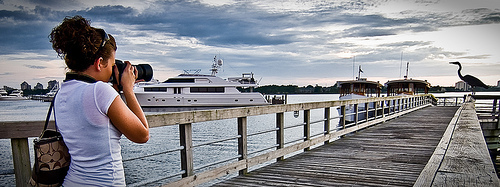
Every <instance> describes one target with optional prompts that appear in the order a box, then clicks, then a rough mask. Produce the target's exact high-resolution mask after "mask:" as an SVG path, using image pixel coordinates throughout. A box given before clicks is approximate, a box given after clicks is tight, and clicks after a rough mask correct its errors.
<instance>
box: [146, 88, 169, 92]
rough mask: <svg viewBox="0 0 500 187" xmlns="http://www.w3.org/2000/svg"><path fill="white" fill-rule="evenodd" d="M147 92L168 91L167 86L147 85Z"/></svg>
mask: <svg viewBox="0 0 500 187" xmlns="http://www.w3.org/2000/svg"><path fill="white" fill-rule="evenodd" d="M144 91H145V92H167V88H166V87H145V88H144Z"/></svg>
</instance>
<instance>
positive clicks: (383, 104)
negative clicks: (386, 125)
mask: <svg viewBox="0 0 500 187" xmlns="http://www.w3.org/2000/svg"><path fill="white" fill-rule="evenodd" d="M385 103H386V101H382V118H385ZM390 110H391V108H390V107H389V111H388V112H391V111H390Z"/></svg>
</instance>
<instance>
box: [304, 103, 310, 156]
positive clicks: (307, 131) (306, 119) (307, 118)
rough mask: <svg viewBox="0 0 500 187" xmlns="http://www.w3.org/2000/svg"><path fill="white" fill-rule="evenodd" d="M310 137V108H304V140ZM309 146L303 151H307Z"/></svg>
mask: <svg viewBox="0 0 500 187" xmlns="http://www.w3.org/2000/svg"><path fill="white" fill-rule="evenodd" d="M310 139H311V110H304V141H307V140H310ZM310 149H311V148H310V147H306V148H304V151H309V150H310Z"/></svg>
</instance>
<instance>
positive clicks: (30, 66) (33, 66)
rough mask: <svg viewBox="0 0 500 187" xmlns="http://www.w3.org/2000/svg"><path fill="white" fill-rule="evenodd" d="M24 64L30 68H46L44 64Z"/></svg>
mask: <svg viewBox="0 0 500 187" xmlns="http://www.w3.org/2000/svg"><path fill="white" fill-rule="evenodd" d="M24 66H25V67H28V68H31V69H46V68H47V67H45V66H36V65H28V64H25V65H24Z"/></svg>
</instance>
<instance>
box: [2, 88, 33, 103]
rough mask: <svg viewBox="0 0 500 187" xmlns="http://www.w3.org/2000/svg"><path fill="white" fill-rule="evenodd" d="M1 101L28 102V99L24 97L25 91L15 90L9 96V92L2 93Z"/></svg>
mask: <svg viewBox="0 0 500 187" xmlns="http://www.w3.org/2000/svg"><path fill="white" fill-rule="evenodd" d="M0 94H1V96H0V101H15V100H26V99H28V98H27V97H24V96H23V91H22V90H13V91H12V92H11V93H10V94H9V95H7V92H6V91H5V90H3V89H2V90H1V91H0Z"/></svg>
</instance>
